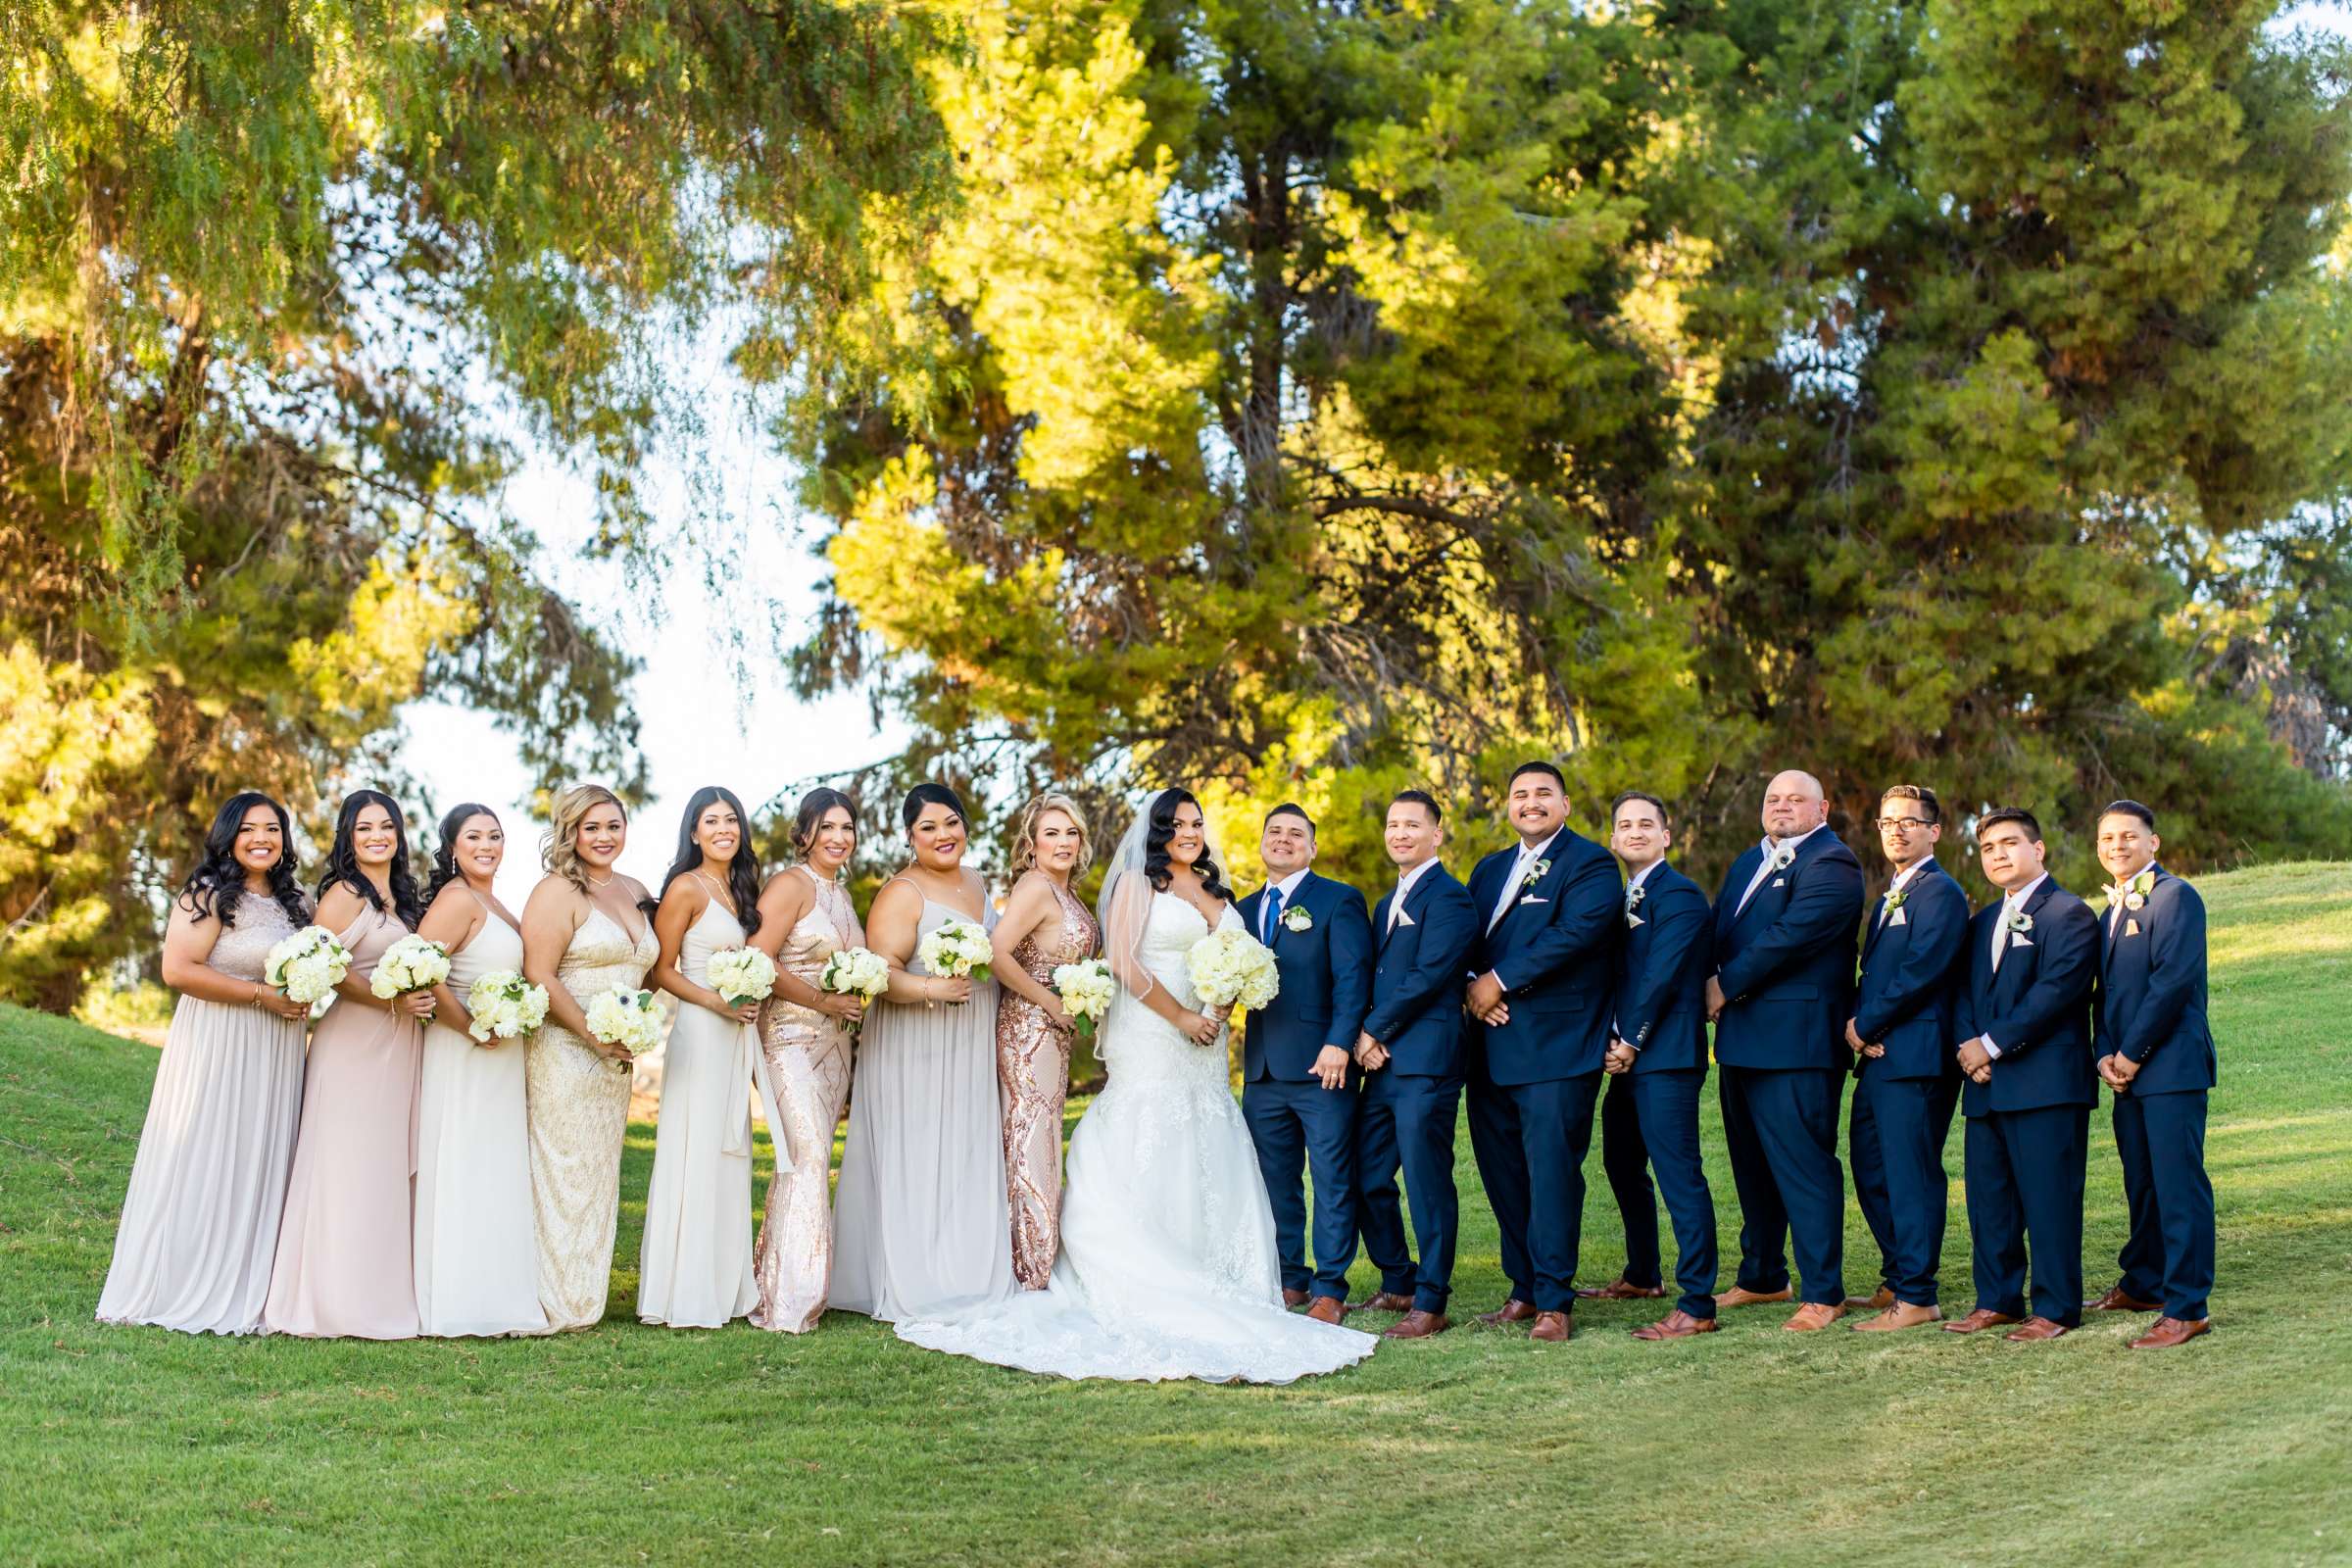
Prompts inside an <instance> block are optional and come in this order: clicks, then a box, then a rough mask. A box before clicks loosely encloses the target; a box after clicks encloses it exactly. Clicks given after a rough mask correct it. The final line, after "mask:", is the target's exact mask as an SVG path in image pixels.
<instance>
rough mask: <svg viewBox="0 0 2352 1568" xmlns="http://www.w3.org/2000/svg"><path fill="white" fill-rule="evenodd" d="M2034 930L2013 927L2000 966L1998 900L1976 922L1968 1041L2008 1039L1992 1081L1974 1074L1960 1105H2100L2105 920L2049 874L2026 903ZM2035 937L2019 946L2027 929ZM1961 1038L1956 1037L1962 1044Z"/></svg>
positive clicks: (1972, 925) (1980, 1111)
mask: <svg viewBox="0 0 2352 1568" xmlns="http://www.w3.org/2000/svg"><path fill="white" fill-rule="evenodd" d="M2023 908H2024V910H2025V913H2026V916H2027V918H2028V919H2030V920H2032V921H2033V922H2034V925H2033V929H2031V930H2029V931H2023V932H2012V933H2009V934H2008V936H2007V937H2006V938H2005V940H2006V941H2007V942H2008V943H2009V944H2010V945H2009V948H2008V950H2007V951H2006V952H2004V953H2003V954H2002V955H2001V971H2000V973H1999V974H1997V975H1996V974H1994V973H1993V971H1992V932H1993V928H1994V927H1995V926H1997V925H1998V924H1999V923H2000V919H2001V901H2000V900H1998V899H1995V900H1994V901H1993V902H1992V903H1990V904H1987V905H1986V906H1985V907H1984V908H1982V909H1979V910H1978V911H1977V913H1976V918H1974V919H1972V920H1970V921H1969V922H1968V990H1967V992H1966V996H1965V1001H1964V1004H1963V1007H1962V1016H1961V1019H1960V1038H1961V1040H1974V1039H1975V1038H1976V1037H1977V1036H1979V1035H1985V1036H1988V1037H1989V1038H1990V1039H1991V1041H1992V1043H1993V1045H1995V1046H1996V1047H1998V1048H1999V1050H2000V1053H2001V1054H2000V1056H1999V1058H1998V1059H1996V1060H1995V1061H1994V1062H1993V1064H1992V1082H1990V1083H1988V1084H1980V1083H1978V1082H1976V1081H1975V1080H1973V1079H1971V1080H1970V1081H1969V1082H1968V1083H1966V1084H1964V1085H1963V1086H1962V1087H1961V1090H1960V1111H1961V1114H1963V1115H1966V1116H1982V1115H1984V1114H1985V1112H1986V1111H1995V1110H2039V1109H2041V1108H2043V1107H2045V1106H2049V1105H2095V1104H2097V1103H2098V1101H2099V1078H2098V1071H2097V1069H2096V1068H2095V1067H2094V1066H2093V1065H2092V1063H2091V1055H2090V989H2091V985H2092V983H2093V982H2094V981H2096V979H2097V978H2098V971H2099V919H2098V916H2097V915H2095V914H2092V913H2091V912H2090V906H2089V905H2087V904H2084V903H2083V902H2082V900H2081V899H2078V898H2076V897H2075V896H2074V895H2073V894H2072V893H2069V892H2067V891H2066V889H2064V888H2062V887H2060V886H2059V885H2058V884H2057V882H2056V881H2055V880H2054V879H2050V878H2044V879H2043V881H2042V884H2041V886H2039V887H2037V888H2035V889H2034V893H2033V896H2032V897H2030V898H2028V899H2027V900H2026V902H2025V904H2024V906H2023ZM2021 936H2022V937H2023V938H2024V939H2025V943H2024V945H2022V946H2021V945H2019V943H2018V938H2019V937H2021ZM1958 1044H1959V1042H1958V1041H1955V1042H1954V1045H1955V1046H1957V1045H1958Z"/></svg>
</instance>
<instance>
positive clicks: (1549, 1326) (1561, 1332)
mask: <svg viewBox="0 0 2352 1568" xmlns="http://www.w3.org/2000/svg"><path fill="white" fill-rule="evenodd" d="M1575 1333H1576V1321H1575V1320H1574V1319H1573V1318H1571V1317H1569V1315H1568V1314H1567V1313H1565V1312H1538V1313H1537V1314H1536V1326H1535V1327H1534V1328H1532V1329H1530V1330H1528V1335H1527V1337H1528V1338H1529V1339H1531V1340H1542V1341H1543V1342H1544V1344H1545V1345H1558V1344H1560V1343H1561V1342H1562V1341H1564V1340H1566V1339H1568V1338H1569V1337H1570V1336H1572V1335H1573V1334H1575Z"/></svg>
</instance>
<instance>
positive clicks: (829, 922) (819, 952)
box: [778, 866, 865, 985]
mask: <svg viewBox="0 0 2352 1568" xmlns="http://www.w3.org/2000/svg"><path fill="white" fill-rule="evenodd" d="M797 869H799V870H801V871H803V872H804V873H805V874H807V876H808V878H809V885H810V887H811V888H813V889H814V890H815V894H816V903H815V904H814V905H813V906H812V907H810V908H809V912H808V913H807V914H804V915H802V916H801V918H800V920H799V922H798V923H797V924H795V925H794V926H793V928H792V934H791V935H790V936H788V937H786V938H785V939H784V950H783V952H782V953H781V954H780V955H778V961H779V962H780V963H781V964H782V966H783V967H784V968H786V969H789V970H790V971H792V973H794V974H795V975H798V976H799V977H800V978H801V979H803V980H806V981H808V982H809V984H810V985H815V984H816V979H817V976H818V975H820V974H822V973H824V969H825V960H826V959H827V958H830V957H831V956H833V955H834V954H835V953H837V952H839V951H840V950H841V949H843V948H861V947H863V946H865V930H864V928H863V927H861V926H860V925H858V909H857V907H856V906H855V905H853V904H851V903H850V890H849V889H847V888H845V887H843V886H842V885H841V884H840V883H838V882H828V881H826V880H825V879H824V878H822V877H820V876H818V875H816V874H815V873H814V872H812V871H809V870H808V868H807V867H805V866H803V867H798V868H797Z"/></svg>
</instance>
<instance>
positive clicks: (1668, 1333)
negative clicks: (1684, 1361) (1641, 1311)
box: [1634, 1306, 1715, 1341]
mask: <svg viewBox="0 0 2352 1568" xmlns="http://www.w3.org/2000/svg"><path fill="white" fill-rule="evenodd" d="M1714 1332H1715V1320H1714V1319H1713V1318H1711V1317H1692V1316H1691V1314H1690V1313H1688V1312H1686V1311H1684V1310H1683V1309H1682V1308H1681V1307H1679V1306H1678V1307H1676V1308H1675V1309H1674V1310H1673V1311H1671V1312H1669V1313H1667V1314H1666V1315H1665V1316H1664V1317H1662V1318H1660V1319H1658V1320H1657V1321H1656V1322H1655V1323H1644V1324H1642V1326H1641V1327H1640V1328H1638V1329H1636V1330H1634V1338H1635V1339H1637V1340H1653V1341H1654V1340H1687V1339H1689V1338H1691V1335H1693V1334H1712V1333H1714Z"/></svg>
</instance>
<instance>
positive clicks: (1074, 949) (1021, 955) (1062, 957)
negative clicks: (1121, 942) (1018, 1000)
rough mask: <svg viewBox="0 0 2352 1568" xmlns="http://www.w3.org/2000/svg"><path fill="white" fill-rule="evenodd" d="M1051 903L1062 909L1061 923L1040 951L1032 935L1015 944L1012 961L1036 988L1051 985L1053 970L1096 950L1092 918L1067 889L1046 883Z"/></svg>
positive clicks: (1093, 918) (1034, 936) (1089, 954)
mask: <svg viewBox="0 0 2352 1568" xmlns="http://www.w3.org/2000/svg"><path fill="white" fill-rule="evenodd" d="M1047 886H1048V887H1051V888H1053V890H1054V903H1056V904H1058V905H1060V906H1061V924H1060V926H1059V927H1058V928H1057V929H1056V930H1055V931H1054V933H1053V934H1052V937H1051V940H1049V941H1048V942H1047V944H1046V945H1045V946H1044V947H1043V948H1040V947H1039V946H1038V943H1037V938H1036V935H1035V934H1034V933H1033V934H1031V935H1029V936H1025V937H1023V938H1021V940H1020V941H1019V942H1018V943H1016V944H1014V946H1013V950H1012V961H1013V962H1015V963H1017V964H1019V965H1020V966H1021V968H1022V969H1023V970H1024V971H1025V972H1026V973H1027V974H1028V976H1029V978H1030V979H1032V980H1035V981H1036V982H1037V983H1038V984H1039V985H1047V984H1050V983H1051V982H1052V981H1053V979H1054V970H1055V969H1056V968H1058V967H1060V966H1061V965H1062V964H1065V963H1076V962H1077V961H1078V960H1079V959H1081V958H1086V957H1091V956H1093V955H1094V951H1095V917H1094V916H1093V915H1092V914H1090V913H1088V912H1087V907H1086V906H1085V905H1083V904H1080V903H1079V902H1078V900H1077V898H1076V896H1074V895H1073V894H1072V893H1071V892H1070V891H1069V890H1068V889H1067V888H1064V887H1062V886H1060V885H1059V884H1057V883H1052V882H1049V883H1048V884H1047Z"/></svg>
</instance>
